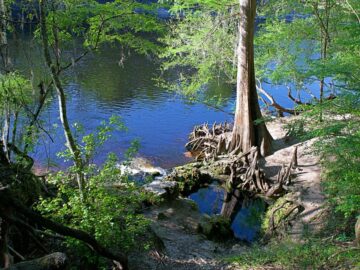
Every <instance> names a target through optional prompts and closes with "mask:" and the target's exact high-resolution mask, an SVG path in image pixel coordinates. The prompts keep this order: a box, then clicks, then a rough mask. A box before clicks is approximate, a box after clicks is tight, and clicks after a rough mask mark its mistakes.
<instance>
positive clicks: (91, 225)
mask: <svg viewBox="0 0 360 270" xmlns="http://www.w3.org/2000/svg"><path fill="white" fill-rule="evenodd" d="M85 173H86V175H88V177H87V179H86V188H85V189H84V194H85V196H84V197H82V196H81V194H80V192H79V190H78V188H77V187H76V184H75V183H74V180H73V179H72V178H71V177H69V175H67V174H66V173H64V172H58V173H55V174H53V175H51V176H50V177H49V179H48V181H49V183H51V184H53V185H55V186H56V188H57V193H56V196H54V197H51V198H41V200H40V201H39V203H38V204H37V206H36V208H37V210H39V211H40V212H41V213H42V214H43V215H45V216H47V217H50V218H51V219H53V220H55V221H57V222H59V223H62V224H64V225H66V226H69V227H71V228H75V229H80V230H84V231H86V232H88V233H90V234H91V235H93V236H94V237H95V238H96V239H97V240H98V241H99V242H100V243H102V244H103V245H105V246H109V247H112V248H113V249H115V250H116V249H119V250H122V251H129V250H130V249H132V248H135V247H137V248H141V247H140V246H139V244H138V241H137V240H138V239H139V238H141V237H142V236H143V235H144V233H145V232H146V231H147V228H148V224H149V221H148V220H147V219H146V218H145V217H144V216H143V215H142V214H141V213H140V211H139V210H140V209H141V203H142V202H143V201H145V200H150V199H149V198H148V196H147V195H146V194H145V193H142V192H141V191H139V189H138V188H137V187H136V185H135V184H134V183H133V182H130V181H128V179H127V177H126V176H121V174H120V171H119V169H118V168H117V158H116V156H115V155H113V154H110V155H109V157H108V160H107V162H106V163H105V164H104V165H103V166H102V168H100V169H99V170H98V168H96V167H95V166H89V167H88V168H87V169H86V172H85ZM114 183H116V184H117V185H116V186H117V189H115V188H114V187H113V184H114ZM119 187H120V188H119ZM142 243H143V245H142V248H144V247H145V246H146V244H148V243H146V241H142ZM66 244H67V247H68V248H69V249H70V250H72V251H73V252H74V253H75V254H78V255H81V257H86V258H87V261H88V263H91V264H98V263H100V264H101V263H102V262H101V261H100V262H99V261H98V258H97V257H96V256H94V253H92V252H91V251H90V250H89V249H88V248H87V247H86V246H85V245H84V244H83V243H82V242H80V241H78V240H74V239H70V238H68V239H67V240H66Z"/></svg>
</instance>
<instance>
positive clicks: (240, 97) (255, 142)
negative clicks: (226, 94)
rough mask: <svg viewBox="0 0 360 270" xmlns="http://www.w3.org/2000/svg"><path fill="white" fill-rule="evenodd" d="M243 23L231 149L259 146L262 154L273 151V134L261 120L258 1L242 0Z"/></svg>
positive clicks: (245, 149) (240, 26)
mask: <svg viewBox="0 0 360 270" xmlns="http://www.w3.org/2000/svg"><path fill="white" fill-rule="evenodd" d="M239 3H240V23H239V44H238V50H237V55H238V70H237V98H236V113H235V121H234V128H233V133H232V140H231V144H230V149H232V150H234V149H240V150H241V151H242V152H246V151H249V150H250V149H251V147H252V146H258V147H259V150H260V153H261V155H263V156H265V155H267V154H269V153H270V150H271V142H272V137H271V135H270V133H269V131H268V130H267V128H266V125H265V123H259V124H255V122H254V121H255V120H258V119H261V118H262V114H261V111H260V106H259V101H258V96H257V91H256V81H255V67H254V31H255V14H256V0H239Z"/></svg>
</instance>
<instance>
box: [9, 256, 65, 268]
mask: <svg viewBox="0 0 360 270" xmlns="http://www.w3.org/2000/svg"><path fill="white" fill-rule="evenodd" d="M66 267H67V257H66V255H65V254H64V253H60V252H56V253H52V254H49V255H47V256H45V257H42V258H38V259H35V260H31V261H25V262H21V263H17V264H14V265H12V266H10V267H8V268H6V269H8V270H62V269H66Z"/></svg>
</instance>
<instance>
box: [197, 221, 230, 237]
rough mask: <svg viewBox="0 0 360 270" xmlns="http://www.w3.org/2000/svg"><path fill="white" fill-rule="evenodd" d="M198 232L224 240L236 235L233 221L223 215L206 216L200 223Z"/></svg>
mask: <svg viewBox="0 0 360 270" xmlns="http://www.w3.org/2000/svg"><path fill="white" fill-rule="evenodd" d="M198 232H199V233H202V234H204V235H205V236H206V237H207V238H208V239H210V240H216V241H223V240H226V239H231V238H233V237H234V233H233V231H232V230H231V221H230V219H229V218H225V217H223V216H221V215H216V216H211V217H210V216H204V218H203V219H202V221H201V222H200V223H199V225H198Z"/></svg>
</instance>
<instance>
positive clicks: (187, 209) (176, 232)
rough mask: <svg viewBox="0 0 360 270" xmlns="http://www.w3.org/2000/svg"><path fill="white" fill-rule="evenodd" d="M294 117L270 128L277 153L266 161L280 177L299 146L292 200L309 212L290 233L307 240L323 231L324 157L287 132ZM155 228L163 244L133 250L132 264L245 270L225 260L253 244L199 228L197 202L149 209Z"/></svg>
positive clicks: (268, 170) (136, 266)
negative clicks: (218, 238)
mask: <svg viewBox="0 0 360 270" xmlns="http://www.w3.org/2000/svg"><path fill="white" fill-rule="evenodd" d="M290 119H291V118H282V119H277V120H275V121H273V122H271V123H270V124H268V128H269V131H270V133H271V134H272V136H273V138H274V140H275V141H274V152H273V154H272V155H270V156H268V157H266V158H265V159H264V160H262V162H261V163H262V164H261V167H262V168H264V170H265V173H266V175H267V176H268V177H270V178H271V177H276V175H277V173H278V171H279V169H280V168H281V166H282V165H283V164H289V162H290V160H291V158H292V154H293V152H294V149H295V147H298V167H297V169H296V170H295V172H294V175H293V179H292V185H291V187H290V191H291V196H292V200H294V201H296V202H297V203H299V204H301V205H302V206H303V207H304V211H303V212H302V213H301V214H300V215H299V216H298V218H297V219H296V220H295V221H294V222H293V224H292V226H291V229H290V231H289V235H290V236H291V238H292V239H293V240H295V241H301V239H302V235H303V234H304V233H305V232H307V231H311V232H314V231H318V230H319V229H320V228H321V224H322V222H321V219H320V218H318V217H321V216H322V213H323V211H324V207H323V206H324V202H325V197H324V195H323V193H322V189H321V167H320V164H319V157H318V156H316V154H314V153H313V150H312V144H313V143H314V140H309V141H304V142H299V141H296V140H293V139H289V138H287V137H286V130H285V128H284V127H285V125H286V124H288V122H289V120H290ZM146 215H147V217H148V218H150V219H151V220H152V229H153V231H154V233H155V234H156V235H157V237H158V238H160V239H161V240H162V247H161V248H159V247H158V248H151V249H150V251H148V252H146V253H142V254H133V255H130V258H129V259H130V265H131V266H132V267H131V269H139V270H142V269H173V270H177V269H179V270H180V269H184V270H185V269H188V270H191V269H204V270H207V269H209V270H212V269H214V270H215V269H217V270H220V269H239V268H237V267H236V266H234V265H231V264H228V263H225V262H224V261H223V260H222V259H223V258H227V257H230V256H233V255H236V256H238V255H240V254H241V253H242V252H244V251H246V250H247V249H248V246H247V245H245V244H242V243H241V242H239V241H235V240H234V241H230V242H226V243H217V242H213V241H210V240H207V239H206V238H205V237H204V236H202V235H200V234H198V233H197V224H198V223H199V222H200V220H201V217H202V215H201V213H199V212H198V210H197V208H196V207H195V205H194V202H192V201H190V200H188V199H181V198H178V199H176V200H173V201H170V202H168V203H164V204H162V205H159V206H155V207H152V208H151V209H150V210H149V211H148V212H147V213H146Z"/></svg>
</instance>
